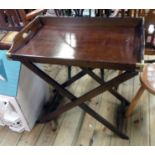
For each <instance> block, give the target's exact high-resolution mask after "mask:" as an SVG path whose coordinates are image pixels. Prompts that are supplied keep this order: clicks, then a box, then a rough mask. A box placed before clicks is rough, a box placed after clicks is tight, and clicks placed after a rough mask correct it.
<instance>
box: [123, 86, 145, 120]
mask: <svg viewBox="0 0 155 155" xmlns="http://www.w3.org/2000/svg"><path fill="white" fill-rule="evenodd" d="M144 90H145V88H144V87H143V86H141V87H140V88H139V90H138V92H137V94H136V96H135V97H134V98H133V99H132V101H131V104H130V105H129V107H128V109H127V111H126V113H125V116H126V117H129V116H130V115H131V113H132V112H133V111H134V109H135V107H136V105H137V104H138V101H139V99H140V97H141V95H142V94H143V92H144Z"/></svg>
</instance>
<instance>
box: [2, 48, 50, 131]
mask: <svg viewBox="0 0 155 155" xmlns="http://www.w3.org/2000/svg"><path fill="white" fill-rule="evenodd" d="M38 65H39V64H38ZM39 67H41V65H39ZM48 98H49V87H48V84H47V83H46V82H44V81H43V80H42V79H41V78H40V77H38V76H37V75H35V74H34V73H33V72H32V71H30V70H29V69H28V68H27V67H25V66H24V65H22V64H21V63H19V62H16V61H11V60H8V59H7V58H6V52H5V51H0V125H2V126H5V125H7V126H8V127H9V128H10V129H11V130H13V131H16V132H23V131H24V130H26V131H30V130H31V129H32V128H33V126H34V125H35V122H36V120H37V119H38V117H39V115H40V113H41V110H42V108H43V105H44V104H45V103H46V102H47V100H48Z"/></svg>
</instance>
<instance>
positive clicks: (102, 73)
mask: <svg viewBox="0 0 155 155" xmlns="http://www.w3.org/2000/svg"><path fill="white" fill-rule="evenodd" d="M100 74H101V79H102V80H103V81H104V69H100Z"/></svg>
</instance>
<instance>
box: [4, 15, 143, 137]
mask: <svg viewBox="0 0 155 155" xmlns="http://www.w3.org/2000/svg"><path fill="white" fill-rule="evenodd" d="M143 52H144V35H143V20H142V19H127V18H126V19H105V18H89V17H87V18H86V17H85V18H78V17H77V18H67V17H66V18H60V17H59V18H58V17H55V18H54V17H39V18H37V19H35V20H34V21H33V22H32V23H30V24H28V25H27V26H26V27H25V28H24V29H23V30H22V31H21V32H20V33H19V34H18V35H17V36H16V38H15V40H14V43H13V46H12V48H11V49H10V50H9V52H8V54H7V55H8V57H9V58H10V59H13V60H18V61H21V62H22V63H23V64H24V65H25V66H27V67H28V68H29V69H30V70H32V71H33V72H34V73H36V74H37V75H38V76H40V77H41V78H42V79H44V80H45V81H46V82H47V83H49V84H51V85H52V86H53V87H54V88H55V89H56V94H61V95H62V96H64V97H67V98H69V99H70V100H71V102H69V103H66V104H65V105H61V106H60V105H59V106H58V103H57V102H54V103H52V104H51V107H53V108H50V109H54V110H51V111H50V112H49V111H48V112H45V113H44V114H45V115H43V116H42V118H41V119H40V120H39V121H40V122H47V121H50V120H51V119H54V118H56V117H57V116H58V115H60V114H62V113H63V112H65V111H68V110H70V109H72V108H73V107H76V106H79V107H80V108H82V109H83V110H84V111H85V112H87V113H88V114H90V115H91V116H92V117H94V118H95V119H96V120H98V121H99V122H100V123H102V124H104V125H105V126H106V127H108V128H109V129H110V130H112V131H113V132H114V133H116V134H117V135H118V136H120V137H121V138H124V139H128V136H126V135H125V134H124V133H123V132H122V131H121V130H120V126H119V122H118V120H117V123H118V124H117V125H118V126H117V127H115V126H114V125H112V124H111V123H110V122H108V121H107V120H106V119H105V118H103V117H102V116H101V115H99V114H98V113H97V112H95V111H94V110H93V109H91V108H90V107H89V106H88V105H87V104H86V103H85V101H87V100H89V99H91V98H93V97H95V96H97V95H99V94H100V93H103V92H104V91H109V92H110V93H111V94H112V95H113V96H115V97H116V98H117V99H118V100H120V101H121V102H122V104H123V105H125V107H126V106H127V105H129V102H128V101H127V100H126V99H125V98H124V97H123V96H122V95H120V94H119V93H118V92H117V91H116V90H115V89H113V88H114V87H115V86H117V85H118V84H121V83H122V82H124V81H126V80H128V79H130V78H132V77H134V76H135V75H137V74H138V70H139V69H140V68H141V67H142V64H141V61H142V60H143ZM37 62H38V63H49V64H59V65H70V66H78V67H80V68H81V69H82V71H81V72H79V73H77V74H76V75H74V76H73V77H71V79H69V80H67V81H66V82H65V83H63V84H59V83H58V82H57V81H56V80H54V79H53V78H51V77H49V76H48V75H47V74H46V73H44V72H43V71H42V70H41V69H39V68H38V67H37V66H36V65H35V64H34V63H37ZM94 68H103V69H104V68H106V69H116V70H117V69H120V70H125V72H123V73H122V74H121V75H118V76H116V77H114V78H112V79H110V80H109V81H103V80H102V79H101V78H100V77H98V76H97V75H96V74H95V73H94V72H93V69H94ZM86 74H88V75H90V76H91V77H92V78H93V79H94V80H96V81H97V82H98V83H99V84H100V85H99V86H98V87H96V88H94V89H92V90H90V91H89V92H86V93H85V94H84V95H82V96H80V97H76V96H74V95H73V94H72V93H71V92H69V91H68V90H67V88H66V87H67V86H69V85H71V84H72V83H73V82H75V81H76V80H78V79H79V78H81V77H82V76H84V75H86ZM59 104H60V103H59Z"/></svg>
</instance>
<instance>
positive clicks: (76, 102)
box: [22, 61, 138, 139]
mask: <svg viewBox="0 0 155 155" xmlns="http://www.w3.org/2000/svg"><path fill="white" fill-rule="evenodd" d="M22 63H23V64H24V65H25V66H27V67H28V68H29V69H30V70H31V71H33V72H34V73H35V74H37V75H38V76H39V77H40V78H42V79H43V80H45V81H46V82H47V83H49V84H50V85H52V86H53V87H54V88H55V90H56V91H57V92H59V93H60V95H62V96H64V97H67V98H68V99H70V100H71V102H69V103H67V104H65V105H63V106H60V107H59V108H56V109H55V110H54V111H53V112H51V113H47V114H46V115H45V116H43V117H42V118H41V120H40V121H39V122H41V123H43V122H48V121H50V120H52V119H54V118H56V117H57V116H58V115H60V114H62V113H63V112H66V111H68V110H70V109H72V108H74V107H76V106H79V107H80V108H81V109H83V110H84V111H85V112H87V113H88V114H89V115H91V116H92V117H93V118H95V119H96V120H97V121H99V122H100V123H102V124H103V125H105V126H106V127H107V128H109V129H110V130H111V131H113V132H114V133H115V134H116V135H118V136H119V137H121V138H123V139H128V136H127V135H126V134H124V133H123V132H122V131H121V130H120V129H119V128H118V127H115V126H114V125H112V124H111V123H110V122H108V121H107V120H106V119H105V118H103V117H102V116H101V115H99V114H98V113H97V112H95V111H94V110H93V109H91V108H90V107H89V106H88V105H86V103H84V102H86V101H87V100H89V99H91V98H93V97H95V96H97V95H99V94H101V93H103V92H105V91H109V92H110V93H111V94H112V95H114V96H115V97H116V98H117V99H119V100H120V101H121V102H123V104H125V106H128V105H129V102H128V101H127V100H126V99H125V98H124V97H123V96H121V95H120V94H119V93H118V92H117V91H116V90H115V89H113V88H114V87H117V86H118V85H119V84H121V83H123V82H125V81H127V80H129V79H131V78H132V77H134V76H136V75H137V74H138V72H137V71H125V72H124V73H122V74H121V75H118V76H117V77H114V78H113V79H111V80H109V81H106V82H105V81H104V80H102V79H101V78H100V77H98V76H97V75H96V74H95V73H94V72H93V71H92V69H89V68H82V71H81V72H79V73H77V74H76V75H75V76H73V77H72V78H71V79H69V80H68V81H66V82H65V83H63V84H59V83H58V82H57V81H55V80H54V79H53V78H51V77H50V76H48V75H47V74H46V73H45V72H44V71H42V70H41V69H40V68H38V67H37V66H36V65H35V64H33V63H32V62H30V61H23V62H22ZM86 74H88V75H89V76H91V77H92V78H93V79H94V80H96V81H97V82H98V83H99V84H100V86H98V87H96V88H94V89H92V90H90V91H89V92H87V93H85V94H84V95H82V96H80V97H78V98H77V97H76V96H74V95H73V94H72V93H70V92H69V91H68V90H67V89H66V88H65V87H67V86H69V85H70V84H72V83H73V82H75V81H76V80H78V79H79V78H81V77H82V76H84V75H86Z"/></svg>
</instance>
